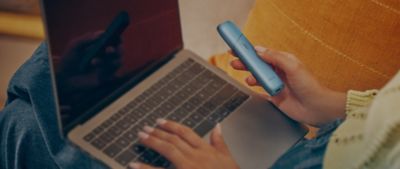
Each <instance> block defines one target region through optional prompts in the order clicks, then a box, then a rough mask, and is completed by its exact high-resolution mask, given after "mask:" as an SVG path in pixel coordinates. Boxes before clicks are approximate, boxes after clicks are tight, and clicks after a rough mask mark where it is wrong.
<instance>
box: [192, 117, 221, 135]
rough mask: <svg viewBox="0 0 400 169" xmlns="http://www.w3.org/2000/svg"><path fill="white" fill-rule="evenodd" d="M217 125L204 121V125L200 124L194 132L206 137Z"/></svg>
mask: <svg viewBox="0 0 400 169" xmlns="http://www.w3.org/2000/svg"><path fill="white" fill-rule="evenodd" d="M215 125H216V124H215V123H213V122H210V121H207V120H205V121H203V122H202V123H200V124H199V125H198V126H197V127H196V128H195V129H194V131H195V132H196V133H197V134H199V135H200V136H204V135H206V134H207V133H208V132H209V131H210V130H211V129H213V128H214V127H215Z"/></svg>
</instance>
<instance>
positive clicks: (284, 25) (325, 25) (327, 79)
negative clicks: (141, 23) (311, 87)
mask: <svg viewBox="0 0 400 169" xmlns="http://www.w3.org/2000/svg"><path fill="white" fill-rule="evenodd" d="M244 33H245V34H246V35H247V36H248V38H249V39H250V41H252V43H253V44H258V45H263V46H267V47H269V48H273V49H277V50H283V51H288V52H291V53H293V54H295V55H297V56H298V57H299V58H300V59H301V60H302V62H304V63H305V65H306V66H307V67H308V68H309V69H310V70H311V72H312V73H313V74H314V75H315V76H316V77H317V78H318V79H319V80H320V81H321V83H323V84H324V85H326V86H328V87H330V88H332V89H335V90H340V91H346V90H348V89H356V90H365V89H371V88H380V87H382V86H383V85H384V84H385V83H386V82H388V80H389V79H390V78H391V77H392V76H393V75H394V74H395V73H396V72H397V71H398V70H399V68H400V1H398V0H352V1H347V0H334V1H327V0H302V1H298V0H256V2H255V5H254V7H253V9H252V10H251V12H250V14H249V17H248V21H247V23H246V25H245V27H244ZM230 60H232V56H229V54H221V55H217V56H215V57H212V58H211V60H210V61H211V62H212V63H213V64H214V65H216V66H218V67H219V68H221V69H223V70H224V71H226V72H227V73H228V74H230V75H231V76H233V77H234V78H235V79H237V80H239V81H241V82H243V79H244V78H245V77H246V76H247V73H243V72H239V71H235V70H233V69H232V68H231V67H230V66H229V62H230ZM255 90H257V91H262V90H260V89H255Z"/></svg>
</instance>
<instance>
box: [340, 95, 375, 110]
mask: <svg viewBox="0 0 400 169" xmlns="http://www.w3.org/2000/svg"><path fill="white" fill-rule="evenodd" d="M377 94H378V90H367V91H364V92H361V91H355V90H349V91H348V92H347V101H346V114H349V113H350V112H352V111H354V110H355V109H358V108H360V107H365V106H367V105H368V104H369V103H370V102H371V101H372V100H373V99H374V98H375V96H376V95H377Z"/></svg>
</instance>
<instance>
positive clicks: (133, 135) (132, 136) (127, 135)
mask: <svg viewBox="0 0 400 169" xmlns="http://www.w3.org/2000/svg"><path fill="white" fill-rule="evenodd" d="M122 137H124V138H126V139H127V140H129V141H130V142H132V141H134V140H135V139H136V138H137V133H133V132H130V131H128V132H126V133H125V134H124V135H122Z"/></svg>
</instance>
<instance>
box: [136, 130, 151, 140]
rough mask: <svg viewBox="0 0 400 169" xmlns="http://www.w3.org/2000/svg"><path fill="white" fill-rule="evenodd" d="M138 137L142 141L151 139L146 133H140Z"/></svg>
mask: <svg viewBox="0 0 400 169" xmlns="http://www.w3.org/2000/svg"><path fill="white" fill-rule="evenodd" d="M138 136H139V138H140V139H142V140H146V139H147V138H149V135H148V134H147V133H145V132H142V131H139V133H138Z"/></svg>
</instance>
